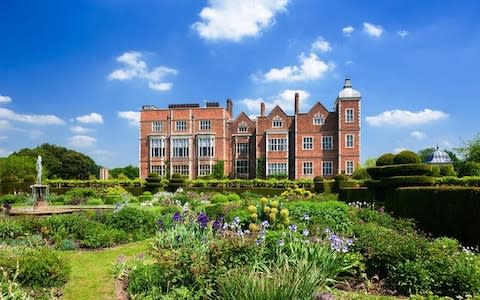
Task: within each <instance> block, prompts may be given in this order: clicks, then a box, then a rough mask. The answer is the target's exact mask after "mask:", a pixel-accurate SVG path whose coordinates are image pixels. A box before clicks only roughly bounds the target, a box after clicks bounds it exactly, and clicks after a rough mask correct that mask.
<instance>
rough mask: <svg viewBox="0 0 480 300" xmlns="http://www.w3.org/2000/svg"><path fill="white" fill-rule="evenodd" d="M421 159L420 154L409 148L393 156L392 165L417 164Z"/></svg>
mask: <svg viewBox="0 0 480 300" xmlns="http://www.w3.org/2000/svg"><path fill="white" fill-rule="evenodd" d="M420 162H421V159H420V156H418V155H417V153H415V152H413V151H410V150H404V151H402V152H400V153H398V154H397V155H395V157H394V158H393V164H394V165H404V164H417V163H420Z"/></svg>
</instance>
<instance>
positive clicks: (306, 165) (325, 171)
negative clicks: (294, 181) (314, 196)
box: [302, 160, 354, 175]
mask: <svg viewBox="0 0 480 300" xmlns="http://www.w3.org/2000/svg"><path fill="white" fill-rule="evenodd" d="M302 171H303V172H302V173H303V175H313V162H312V161H305V162H303V170H302ZM353 171H354V167H353V160H347V161H346V163H345V173H346V174H347V175H352V174H353ZM322 175H333V162H331V161H322Z"/></svg>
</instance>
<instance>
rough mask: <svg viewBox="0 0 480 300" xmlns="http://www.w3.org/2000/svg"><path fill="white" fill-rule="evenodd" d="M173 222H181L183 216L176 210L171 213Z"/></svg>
mask: <svg viewBox="0 0 480 300" xmlns="http://www.w3.org/2000/svg"><path fill="white" fill-rule="evenodd" d="M173 222H177V223H181V222H183V217H182V215H181V214H180V213H179V212H178V211H177V212H176V213H175V214H173Z"/></svg>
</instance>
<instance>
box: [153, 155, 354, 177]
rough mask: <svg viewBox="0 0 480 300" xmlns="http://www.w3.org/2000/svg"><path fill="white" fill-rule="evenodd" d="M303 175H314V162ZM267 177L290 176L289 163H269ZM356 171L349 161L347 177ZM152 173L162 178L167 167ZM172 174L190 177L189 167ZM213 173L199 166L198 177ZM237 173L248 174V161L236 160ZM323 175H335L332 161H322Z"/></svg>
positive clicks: (175, 169)
mask: <svg viewBox="0 0 480 300" xmlns="http://www.w3.org/2000/svg"><path fill="white" fill-rule="evenodd" d="M302 169H303V170H302V171H303V172H302V174H303V175H313V162H312V161H305V162H303V168H302ZM267 171H268V173H267V175H286V174H288V165H287V163H269V164H268V166H267ZM353 171H354V166H353V161H352V160H347V161H346V163H345V173H346V174H347V175H352V174H353ZM150 172H151V173H157V174H159V175H160V176H165V175H166V169H165V165H158V166H150ZM172 173H178V174H182V175H187V176H188V175H189V167H188V165H173V166H172ZM211 173H212V165H199V166H198V176H208V175H210V174H211ZM235 173H236V174H243V175H246V174H248V160H246V159H237V160H235ZM322 175H323V176H325V175H333V162H331V161H322Z"/></svg>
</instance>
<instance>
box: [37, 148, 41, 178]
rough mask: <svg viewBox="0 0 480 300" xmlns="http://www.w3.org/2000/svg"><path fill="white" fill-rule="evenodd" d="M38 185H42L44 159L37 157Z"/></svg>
mask: <svg viewBox="0 0 480 300" xmlns="http://www.w3.org/2000/svg"><path fill="white" fill-rule="evenodd" d="M37 184H42V157H41V156H40V155H39V156H38V157H37Z"/></svg>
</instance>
